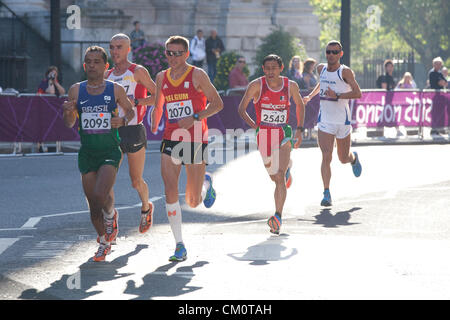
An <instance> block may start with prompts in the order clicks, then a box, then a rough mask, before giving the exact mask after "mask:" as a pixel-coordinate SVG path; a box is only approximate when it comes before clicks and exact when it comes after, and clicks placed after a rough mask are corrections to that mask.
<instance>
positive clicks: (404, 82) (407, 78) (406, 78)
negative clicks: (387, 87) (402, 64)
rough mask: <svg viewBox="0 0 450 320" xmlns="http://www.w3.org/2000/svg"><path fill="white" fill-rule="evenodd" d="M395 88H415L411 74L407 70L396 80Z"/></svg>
mask: <svg viewBox="0 0 450 320" xmlns="http://www.w3.org/2000/svg"><path fill="white" fill-rule="evenodd" d="M395 88H396V89H415V88H417V85H416V82H415V81H414V79H413V76H412V74H411V73H409V72H405V74H404V75H403V78H402V79H401V80H400V81H399V82H398V84H397V86H396V87H395Z"/></svg>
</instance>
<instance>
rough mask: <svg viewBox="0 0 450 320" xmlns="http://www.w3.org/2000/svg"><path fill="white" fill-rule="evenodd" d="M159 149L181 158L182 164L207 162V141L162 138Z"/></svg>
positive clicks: (173, 156)
mask: <svg viewBox="0 0 450 320" xmlns="http://www.w3.org/2000/svg"><path fill="white" fill-rule="evenodd" d="M160 151H161V153H165V154H167V155H169V156H171V157H172V158H175V159H178V160H181V163H182V164H201V163H203V162H205V163H206V164H207V163H208V144H207V143H200V142H184V141H171V140H163V141H162V142H161V148H160Z"/></svg>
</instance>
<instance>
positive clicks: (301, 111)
mask: <svg viewBox="0 0 450 320" xmlns="http://www.w3.org/2000/svg"><path fill="white" fill-rule="evenodd" d="M289 91H290V92H291V96H292V99H294V103H295V106H296V108H295V112H296V115H297V127H303V124H304V122H305V105H304V103H303V99H302V96H301V95H300V88H299V87H298V84H297V83H296V82H295V81H292V80H289ZM294 139H295V140H296V142H295V144H294V148H298V147H300V144H301V143H302V139H303V136H302V132H301V131H300V130H296V132H295V138H294Z"/></svg>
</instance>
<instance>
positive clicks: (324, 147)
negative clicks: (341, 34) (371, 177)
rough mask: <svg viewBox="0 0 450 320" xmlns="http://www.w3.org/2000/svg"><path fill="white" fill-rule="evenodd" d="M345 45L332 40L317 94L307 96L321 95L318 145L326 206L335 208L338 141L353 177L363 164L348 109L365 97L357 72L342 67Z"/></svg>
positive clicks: (319, 68)
mask: <svg viewBox="0 0 450 320" xmlns="http://www.w3.org/2000/svg"><path fill="white" fill-rule="evenodd" d="M343 54H344V52H343V51H342V45H341V44H340V43H339V42H338V41H335V40H333V41H330V42H329V43H328V44H327V47H326V57H327V63H326V64H319V65H318V66H317V71H318V73H319V75H320V82H319V83H318V84H317V85H316V87H315V88H314V89H313V91H312V92H311V93H310V94H309V95H308V96H305V100H306V101H309V100H311V98H312V97H314V96H315V95H316V94H318V93H319V94H320V112H319V118H318V121H317V125H318V128H319V132H318V143H319V146H320V150H321V151H322V165H321V173H322V181H323V186H324V192H323V199H322V202H321V205H322V206H331V203H332V202H331V194H330V189H329V188H330V180H331V167H330V164H331V159H332V154H333V148H334V142H335V140H336V145H337V154H338V157H339V160H340V161H341V162H342V163H351V165H352V169H353V174H354V175H355V176H356V177H359V176H360V175H361V170H362V168H361V164H360V162H359V159H358V154H357V153H356V152H350V145H351V139H350V134H351V131H352V126H351V124H350V120H351V114H350V110H349V107H348V101H349V99H358V98H360V97H361V90H360V88H359V85H358V83H357V82H356V80H355V75H354V73H353V71H352V70H351V69H350V68H349V67H347V66H345V65H341V64H340V62H339V60H340V58H341V57H342V56H343Z"/></svg>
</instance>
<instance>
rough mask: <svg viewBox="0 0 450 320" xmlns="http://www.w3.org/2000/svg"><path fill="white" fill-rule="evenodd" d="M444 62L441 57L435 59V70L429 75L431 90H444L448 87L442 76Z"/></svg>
mask: <svg viewBox="0 0 450 320" xmlns="http://www.w3.org/2000/svg"><path fill="white" fill-rule="evenodd" d="M442 65H443V61H442V58H441V57H436V58H434V59H433V69H431V70H430V72H429V73H428V79H429V81H430V89H436V90H440V89H444V88H446V87H447V85H448V83H447V80H446V79H445V77H444V75H443V74H442V71H441V68H442Z"/></svg>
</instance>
